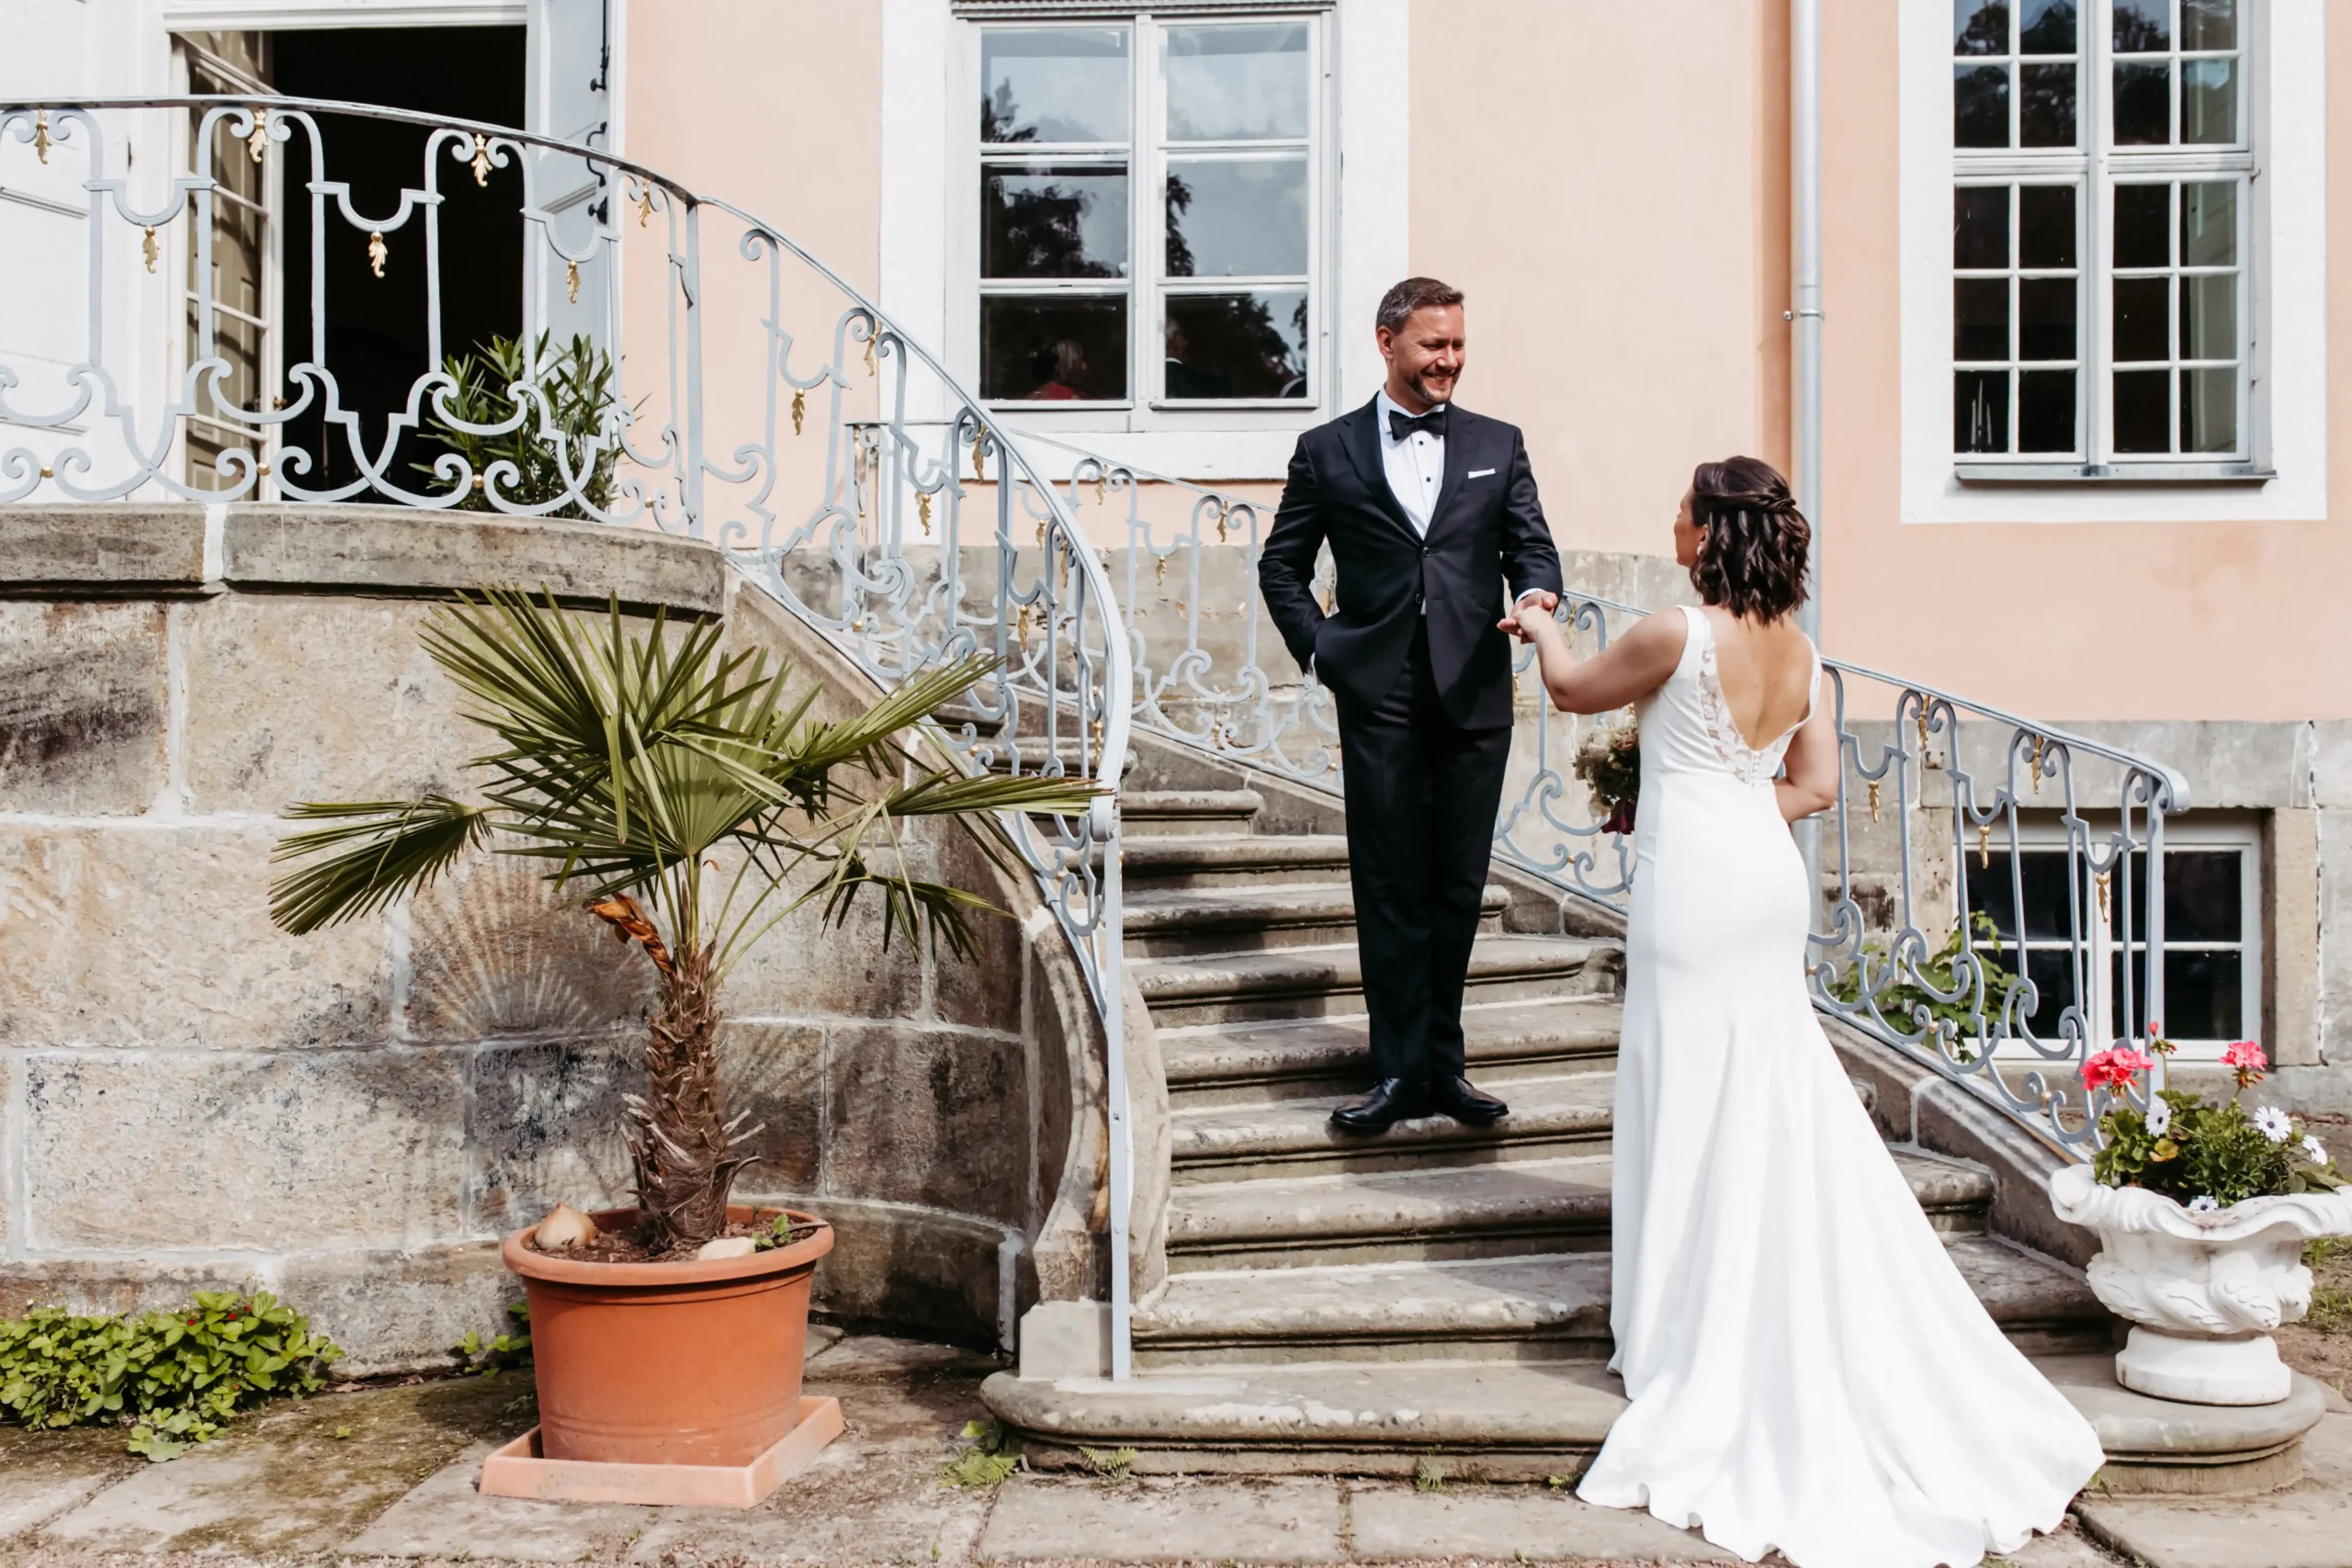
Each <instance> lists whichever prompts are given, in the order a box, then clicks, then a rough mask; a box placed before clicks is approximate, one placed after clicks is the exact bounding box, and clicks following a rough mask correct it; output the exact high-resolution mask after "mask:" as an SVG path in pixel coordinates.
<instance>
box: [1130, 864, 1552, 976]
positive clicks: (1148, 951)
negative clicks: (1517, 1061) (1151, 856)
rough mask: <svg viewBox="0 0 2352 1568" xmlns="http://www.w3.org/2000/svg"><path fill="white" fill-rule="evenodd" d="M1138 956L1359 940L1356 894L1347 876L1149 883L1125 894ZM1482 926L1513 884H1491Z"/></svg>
mask: <svg viewBox="0 0 2352 1568" xmlns="http://www.w3.org/2000/svg"><path fill="white" fill-rule="evenodd" d="M1125 908H1126V916H1125V932H1126V940H1127V953H1128V954H1129V956H1131V957H1141V958H1164V957H1168V956H1170V954H1176V953H1241V952H1250V951H1260V950H1264V949H1267V948H1276V947H1307V946H1316V945H1325V946H1328V945H1329V944H1330V943H1332V942H1346V941H1352V940H1353V939H1354V936H1355V929H1356V900H1355V894H1354V892H1353V890H1352V889H1351V888H1350V887H1349V886H1348V885H1347V884H1346V883H1344V882H1277V883H1274V884H1272V886H1250V885H1244V886H1238V887H1173V888H1161V887H1159V886H1153V885H1150V884H1147V885H1146V886H1144V887H1143V888H1141V889H1138V890H1137V891H1136V892H1133V893H1130V894H1128V895H1127V897H1126V903H1125ZM1480 908H1481V919H1482V929H1484V930H1487V931H1499V930H1500V925H1499V921H1500V919H1501V916H1502V912H1503V911H1504V910H1505V909H1507V908H1510V889H1508V888H1504V887H1494V886H1490V887H1488V888H1487V890H1486V895H1485V897H1483V898H1482V899H1481V900H1480Z"/></svg>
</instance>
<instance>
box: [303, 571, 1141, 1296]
mask: <svg viewBox="0 0 2352 1568" xmlns="http://www.w3.org/2000/svg"><path fill="white" fill-rule="evenodd" d="M424 645H425V649H426V651H427V652H428V653H429V654H430V655H431V656H432V658H433V660H434V661H435V663H437V664H438V665H440V667H441V668H442V670H444V671H447V674H448V676H449V678H450V679H451V680H452V681H453V682H455V683H456V685H457V686H458V690H459V691H460V692H462V693H463V694H465V695H466V697H467V698H468V699H469V710H468V716H469V718H470V719H471V720H472V721H473V722H474V723H476V724H478V725H480V726H481V727H482V728H485V729H487V730H488V731H490V733H491V736H492V739H493V742H494V746H495V749H494V750H490V751H488V752H486V753H484V754H483V755H481V756H479V757H476V758H474V759H473V760H472V761H470V762H469V764H468V766H469V768H470V769H471V770H472V771H473V772H474V773H478V774H480V775H481V795H480V798H479V799H476V800H458V799H456V798H453V797H451V796H447V795H424V796H422V797H420V798H418V799H415V800H407V801H398V800H392V801H360V802H356V803H348V804H344V803H319V802H304V803H301V804H299V805H296V806H294V807H290V808H289V809H288V812H287V816H288V818H291V819H292V820H293V821H295V822H297V823H300V824H305V826H304V827H303V828H302V829H301V830H300V831H297V832H294V833H291V834H288V836H287V837H286V839H285V840H282V841H281V842H280V843H279V844H278V846H277V850H276V852H274V858H275V859H277V860H278V861H280V862H285V863H290V864H291V866H292V869H290V870H288V871H287V872H286V873H284V874H282V875H281V876H280V877H279V878H278V880H277V881H276V882H275V883H274V884H273V885H272V886H271V888H270V914H271V917H272V918H273V919H276V920H277V923H278V924H279V925H280V926H281V927H283V928H284V929H285V930H287V931H292V932H294V933H296V934H298V935H299V934H301V933H303V932H307V931H317V930H319V929H321V928H322V927H325V926H330V925H333V924H334V923H335V922H337V921H340V920H346V919H353V918H355V917H356V916H360V915H365V914H368V913H369V912H371V911H373V910H376V909H379V908H384V907H385V906H386V905H388V904H390V902H392V901H393V900H394V899H396V898H399V897H402V896H404V895H407V894H410V893H413V892H414V891H416V890H418V889H421V888H424V887H426V886H430V885H431V884H432V883H433V882H434V880H435V878H436V877H438V876H439V875H440V874H442V873H444V872H445V871H447V869H448V868H449V867H450V866H451V865H453V864H454V863H456V862H457V861H458V859H460V858H461V857H463V856H464V855H466V854H468V853H469V852H473V851H474V850H476V849H478V848H483V847H490V848H492V849H494V850H495V852H499V853H503V854H511V855H519V856H524V857H526V858H530V859H535V860H537V861H539V862H540V863H544V864H546V865H548V867H549V871H548V880H549V881H550V882H551V883H553V884H554V886H556V888H557V889H558V890H559V892H560V893H561V894H562V895H563V896H565V897H568V898H570V899H571V900H573V901H575V902H576V904H577V906H578V908H581V909H582V911H584V912H585V913H587V914H589V915H592V916H594V917H595V918H596V919H600V920H603V921H604V922H605V924H607V925H608V926H610V927H611V928H612V929H613V931H616V933H617V934H618V936H619V938H620V940H621V941H622V942H623V943H624V944H628V945H633V946H635V947H636V948H637V949H638V950H639V952H640V953H642V954H643V956H644V958H645V960H646V961H647V962H648V963H650V964H651V965H652V967H653V971H654V974H655V976H656V978H657V980H658V982H659V986H660V996H661V1001H660V1005H659V1008H658V1010H656V1012H655V1014H654V1016H653V1018H652V1020H651V1021H650V1029H649V1031H648V1038H647V1042H646V1052H645V1089H644V1091H643V1092H642V1093H641V1094H639V1095H633V1096H631V1097H629V1098H628V1101H627V1106H626V1109H625V1111H624V1112H623V1114H624V1116H625V1118H626V1122H627V1127H626V1131H627V1133H628V1148H629V1156H630V1163H631V1165H632V1167H633V1168H634V1173H635V1187H636V1194H637V1208H638V1214H639V1241H640V1242H641V1243H642V1245H643V1246H645V1247H646V1248H647V1249H648V1250H649V1251H650V1252H651V1253H652V1254H653V1255H654V1256H656V1257H667V1258H679V1257H685V1256H688V1255H690V1254H692V1253H693V1252H694V1251H695V1249H696V1248H698V1247H701V1246H702V1245H703V1244H704V1243H705V1242H707V1241H709V1240H711V1239H712V1238H713V1237H715V1236H718V1235H720V1234H721V1233H722V1232H723V1231H724V1230H725V1229H726V1227H727V1200H728V1195H729V1191H730V1190H731V1189H732V1187H733V1185H734V1182H735V1178H736V1176H737V1174H738V1173H739V1172H740V1171H741V1169H742V1168H744V1167H745V1166H747V1165H749V1164H751V1163H752V1159H753V1158H754V1156H753V1155H752V1153H751V1152H750V1151H749V1150H748V1149H747V1148H746V1147H745V1145H746V1144H747V1143H748V1142H749V1141H750V1140H751V1139H752V1136H753V1135H754V1134H757V1133H758V1132H760V1131H761V1130H762V1129H760V1128H757V1127H754V1128H752V1129H750V1130H748V1131H747V1130H745V1129H744V1128H743V1126H742V1118H741V1117H734V1118H730V1117H729V1115H728V1114H727V1112H726V1110H725V1107H724V1095H723V1093H722V1090H721V1086H720V1084H719V1081H718V1050H717V1045H716V1040H717V1032H718V1023H719V1018H720V1010H719V1006H718V997H719V994H720V991H721V988H722V987H723V986H724V984H725V981H726V978H727V976H728V975H729V972H730V971H731V970H732V969H733V967H734V966H735V965H736V964H739V963H741V961H742V960H743V959H744V957H745V956H746V955H747V954H749V953H751V951H752V948H753V946H754V945H755V944H756V943H757V942H758V941H759V939H760V938H761V937H763V936H764V935H765V934H766V933H767V932H768V931H772V930H774V929H775V926H776V925H777V923H778V922H780V921H782V920H783V919H786V917H787V916H788V915H790V914H791V913H792V912H793V911H794V910H796V909H798V908H802V907H803V906H806V905H809V904H810V903H812V902H813V903H815V904H816V905H817V906H818V907H819V908H820V909H821V910H822V911H823V918H824V920H825V921H826V923H828V924H830V925H832V926H835V927H838V925H839V923H840V922H841V921H842V920H843V919H846V918H847V917H848V915H849V912H850V910H851V908H853V906H854V904H855V902H856V901H857V899H858V898H859V897H860V896H861V895H863V894H866V893H869V892H870V893H871V894H873V895H874V896H875V897H878V898H879V899H880V901H881V905H882V940H883V942H884V944H885V945H886V946H887V945H888V942H890V940H891V938H892V935H893V934H894V933H902V934H904V935H905V936H906V937H907V938H909V939H910V940H917V939H919V938H921V937H922V936H924V935H926V934H928V935H929V936H930V937H931V938H932V940H933V941H934V942H937V943H938V944H940V945H941V946H942V947H944V948H945V949H946V950H947V951H949V952H950V953H954V954H955V955H956V956H958V957H962V958H969V957H971V956H973V954H974V953H975V952H976V946H975V939H974V937H973V934H972V927H971V918H972V917H973V916H974V915H975V914H977V913H979V912H990V913H996V912H1000V911H996V910H995V909H994V907H993V906H991V905H990V904H989V903H988V901H987V900H986V899H984V898H982V897H979V896H978V895H976V894H973V893H968V892H966V891H963V890H962V889H959V888H956V887H952V886H946V885H945V884H943V883H938V882H933V881H929V880H926V879H924V878H922V877H918V876H916V875H915V874H913V873H912V872H911V871H910V869H909V868H908V861H907V858H906V856H905V855H904V854H902V853H901V841H900V834H901V831H902V829H904V827H905V825H906V824H907V823H909V822H910V821H913V820H916V819H919V818H945V819H947V820H948V821H949V822H951V823H953V824H955V825H956V827H958V828H959V829H962V830H963V831H965V832H966V833H967V835H968V836H969V837H970V838H971V840H973V841H974V842H975V843H976V844H977V845H978V847H979V849H980V850H981V852H983V854H984V855H985V856H986V857H987V858H988V859H989V860H990V861H991V862H992V863H995V864H996V865H997V866H998V867H999V868H1000V869H1001V870H1003V871H1005V872H1006V873H1008V874H1017V873H1018V869H1019V867H1018V861H1017V858H1016V856H1015V853H1014V851H1013V846H1012V839H1011V838H1010V836H1009V834H1008V832H1007V829H1005V827H1004V825H1003V821H1002V819H1001V817H1000V815H999V814H1001V813H1013V812H1053V813H1057V814H1060V815H1072V816H1074V815H1077V814H1079V813H1081V812H1083V811H1085V810H1086V809H1087V808H1088V807H1089V806H1090V804H1091V801H1092V798H1093V796H1094V795H1095V793H1096V792H1095V790H1094V788H1093V786H1092V785H1091V784H1087V783H1086V782H1085V781H1083V780H1076V779H1066V778H1043V777H1039V776H1038V775H1035V774H1024V775H1016V776H1012V777H998V776H989V775H980V776H967V775H965V774H963V773H958V772H956V771H955V770H954V769H953V768H951V767H933V766H929V765H926V764H925V763H923V762H922V761H920V760H919V759H918V758H917V757H916V756H915V754H914V753H913V752H912V751H910V750H909V749H908V748H907V747H906V746H904V745H903V744H901V743H900V741H899V739H898V737H899V733H900V732H901V731H903V730H905V729H906V728H908V727H910V726H911V725H913V724H915V723H917V722H918V721H920V720H921V719H922V718H923V717H924V716H926V715H929V714H932V713H934V712H936V711H937V710H938V709H939V708H941V707H942V706H944V705H946V704H948V703H949V702H951V701H953V700H955V699H956V698H957V697H959V696H961V695H962V694H964V693H965V692H966V691H967V689H968V688H969V687H970V686H971V685H972V684H973V683H974V682H977V681H978V680H980V679H982V678H983V677H985V676H987V675H989V674H990V673H991V672H992V671H994V670H995V669H996V667H997V661H996V660H994V659H993V658H989V657H986V656H975V657H972V658H968V659H963V660H956V661H955V662H953V663H949V664H943V665H940V666H937V667H935V668H933V669H930V670H927V671H921V672H918V673H916V674H913V675H910V676H909V677H908V678H907V679H906V680H905V681H903V682H901V683H900V684H899V686H898V687H897V689H895V690H894V691H892V692H890V693H889V694H887V695H885V696H883V697H882V698H881V699H880V700H878V701H876V703H875V704H874V705H872V706H871V707H869V708H867V709H866V710H865V712H864V713H861V714H858V715H856V716H854V717H850V718H847V719H843V720H842V721H840V722H838V723H821V722H819V721H817V720H814V719H812V718H810V717H809V708H810V705H812V703H813V702H814V701H815V698H816V694H817V688H816V686H815V684H814V683H813V682H811V683H809V685H807V686H806V687H805V688H803V689H802V690H800V691H799V692H798V693H797V694H795V693H794V691H793V690H792V682H791V673H792V672H791V668H790V666H789V665H788V664H786V665H785V666H783V667H780V668H776V669H774V670H771V669H770V668H769V664H768V657H767V655H766V654H765V653H764V652H738V653H729V652H728V651H727V650H726V648H725V642H724V633H723V631H722V628H721V627H720V626H718V623H717V622H715V621H713V620H710V619H708V618H700V619H697V620H695V622H694V623H693V625H691V626H687V627H686V628H684V631H683V632H682V633H679V634H677V635H673V631H672V628H671V627H670V626H668V624H667V622H666V618H665V617H662V616H658V615H657V616H656V617H654V619H653V621H652V623H651V624H650V626H647V627H646V628H645V629H642V630H638V631H631V630H629V629H628V626H625V625H624V623H623V621H622V617H621V613H620V607H619V605H618V604H617V603H616V604H613V605H611V606H610V609H609V612H608V614H607V615H606V616H605V624H604V625H603V626H601V627H600V626H598V625H597V623H596V622H595V620H594V619H591V618H582V617H575V616H573V615H570V614H567V613H565V612H564V611H562V610H560V608H559V607H558V606H557V604H556V603H555V600H554V598H553V596H552V595H549V596H548V597H547V598H546V600H545V601H544V602H536V603H535V602H534V601H533V600H532V599H531V598H530V597H529V596H528V595H526V594H525V593H523V592H520V591H517V590H508V589H490V590H485V591H483V592H482V593H481V596H480V597H475V596H471V595H460V596H459V601H458V604H456V605H455V606H452V607H448V608H445V609H443V610H441V611H440V612H438V613H437V614H436V615H435V616H434V617H433V618H432V620H431V621H430V622H429V623H428V625H427V626H426V629H425V632H424Z"/></svg>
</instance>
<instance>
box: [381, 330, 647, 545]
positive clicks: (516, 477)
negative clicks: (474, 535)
mask: <svg viewBox="0 0 2352 1568" xmlns="http://www.w3.org/2000/svg"><path fill="white" fill-rule="evenodd" d="M442 368H443V370H444V371H445V372H446V373H447V376H448V378H449V381H450V387H449V389H448V390H447V391H446V392H444V393H443V394H441V395H440V396H439V397H437V398H435V399H434V400H432V402H431V403H430V405H429V407H430V409H431V412H429V413H428V414H427V415H426V417H425V422H424V435H425V437H426V439H428V440H432V441H437V442H439V443H440V444H441V445H442V446H446V447H447V448H448V449H449V450H450V451H451V452H454V453H456V454H457V455H458V457H462V458H464V459H465V462H466V466H467V467H468V468H470V469H472V470H473V474H474V479H473V484H472V489H471V491H469V493H468V494H467V496H466V498H465V499H464V500H463V501H460V502H458V510H460V511H465V512H489V511H492V510H494V508H493V507H492V505H491V503H490V495H491V493H492V492H493V491H494V492H495V493H496V494H497V495H498V496H499V497H500V498H501V499H502V500H503V501H505V502H508V503H509V504H511V505H515V506H520V507H526V508H534V509H536V508H538V507H549V510H548V512H547V513H544V515H547V516H550V517H575V518H581V519H585V518H587V517H588V516H589V515H590V513H589V511H588V509H587V507H583V506H582V505H581V502H582V501H585V502H587V505H588V507H593V508H594V509H595V510H596V511H598V512H603V511H607V510H609V509H610V508H611V506H612V499H613V471H614V468H616V465H617V463H618V461H619V458H620V436H619V432H618V430H617V429H616V428H615V429H608V428H606V426H607V424H608V423H613V422H611V421H610V420H609V416H610V414H611V412H612V410H613V408H614V406H615V405H616V403H617V402H618V401H619V396H618V393H617V391H616V389H615V387H614V385H613V361H612V356H611V355H607V354H605V352H604V351H603V350H601V349H599V348H598V347H597V346H596V345H595V344H594V342H593V341H592V340H590V339H588V338H586V337H574V338H572V339H571V342H569V343H567V344H564V346H563V347H561V348H551V347H550V346H549V344H548V333H540V334H539V335H538V337H537V339H535V340H534V341H533V342H532V343H531V344H529V345H528V346H527V347H526V345H525V344H523V343H522V342H521V341H520V340H519V339H515V338H506V337H492V339H491V340H490V342H489V343H487V344H483V345H482V346H481V349H479V350H478V351H477V352H475V353H472V354H453V355H449V356H448V358H447V359H446V360H445V361H443V364H442ZM518 412H519V414H520V416H521V417H520V418H519V419H517V417H516V416H517V414H518ZM510 421H513V422H514V428H513V429H511V430H504V431H502V432H500V433H499V434H495V435H484V434H479V433H478V432H477V431H475V430H470V429H468V428H467V426H469V425H474V426H482V425H503V424H506V423H508V422H510ZM502 463H505V464H512V465H513V468H514V471H513V472H512V473H511V474H508V473H504V472H503V471H502V472H501V473H499V474H497V475H493V474H492V473H491V469H492V467H493V466H495V465H498V464H502ZM411 466H412V467H413V468H415V469H416V471H417V472H419V473H422V474H428V475H429V474H433V473H434V468H433V465H432V464H430V463H416V464H413V465H411ZM435 477H438V476H435ZM575 492H576V494H575ZM551 502H563V504H562V505H560V506H550V504H549V503H551Z"/></svg>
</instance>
